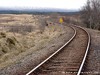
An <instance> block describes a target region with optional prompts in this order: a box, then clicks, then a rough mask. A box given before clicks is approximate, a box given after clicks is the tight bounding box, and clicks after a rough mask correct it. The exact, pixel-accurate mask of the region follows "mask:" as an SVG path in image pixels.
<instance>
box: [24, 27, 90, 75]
mask: <svg viewBox="0 0 100 75" xmlns="http://www.w3.org/2000/svg"><path fill="white" fill-rule="evenodd" d="M72 28H73V30H74V31H75V33H74V35H73V37H72V38H71V39H70V40H69V41H68V42H67V43H66V44H64V45H63V46H62V47H61V48H60V49H58V50H57V51H56V52H55V53H53V54H52V55H51V56H49V57H48V58H47V59H46V60H44V61H43V62H41V63H40V64H39V65H37V66H36V67H35V68H33V69H32V70H31V71H30V72H28V73H27V74H26V75H80V74H81V70H82V68H83V65H84V62H85V59H86V56H87V53H88V50H89V45H90V35H89V34H88V32H87V31H85V30H84V29H83V28H81V27H77V26H73V27H72Z"/></svg>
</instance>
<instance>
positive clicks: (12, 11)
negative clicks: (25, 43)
mask: <svg viewBox="0 0 100 75" xmlns="http://www.w3.org/2000/svg"><path fill="white" fill-rule="evenodd" d="M51 12H60V13H61V12H64V13H66V12H78V10H72V9H55V8H40V9H25V8H24V9H18V8H17V9H15V8H13V9H11V8H10V9H7V8H0V14H23V13H26V14H32V13H51Z"/></svg>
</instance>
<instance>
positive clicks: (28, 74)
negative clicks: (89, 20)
mask: <svg viewBox="0 0 100 75" xmlns="http://www.w3.org/2000/svg"><path fill="white" fill-rule="evenodd" d="M70 27H71V28H72V29H73V30H74V35H73V36H72V37H71V39H69V40H68V41H67V42H66V43H65V44H64V45H63V46H62V47H60V48H59V49H58V50H57V51H56V52H54V53H53V54H52V55H50V56H49V57H48V58H47V59H45V60H44V61H43V62H41V63H40V64H39V65H37V66H36V67H35V68H33V69H32V70H31V71H29V72H28V73H27V74H26V75H30V74H31V73H32V72H34V71H35V70H36V69H37V68H39V67H40V66H41V65H43V64H44V63H45V62H47V61H48V60H49V59H51V58H52V57H53V56H54V55H56V54H57V53H58V52H59V51H61V50H62V49H63V48H64V47H65V46H66V45H68V44H69V43H70V42H71V41H72V40H73V39H74V37H75V36H76V30H75V28H73V27H72V26H70Z"/></svg>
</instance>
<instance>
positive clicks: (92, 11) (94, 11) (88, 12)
mask: <svg viewBox="0 0 100 75" xmlns="http://www.w3.org/2000/svg"><path fill="white" fill-rule="evenodd" d="M81 18H82V20H83V22H84V23H85V24H86V25H87V27H88V28H92V29H98V30H100V0H87V3H86V5H85V6H84V7H83V8H82V11H81Z"/></svg>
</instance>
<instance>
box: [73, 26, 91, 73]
mask: <svg viewBox="0 0 100 75" xmlns="http://www.w3.org/2000/svg"><path fill="white" fill-rule="evenodd" d="M74 26H75V27H78V28H80V29H82V30H84V31H85V32H86V33H87V36H88V42H87V47H86V52H85V55H84V57H83V60H82V63H81V65H80V68H79V70H78V72H77V75H80V74H81V71H82V68H83V66H84V63H85V61H86V57H87V54H88V52H89V48H90V43H91V42H90V40H91V37H90V34H89V33H88V32H87V31H86V30H85V29H84V28H82V27H80V26H76V25H74Z"/></svg>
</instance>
